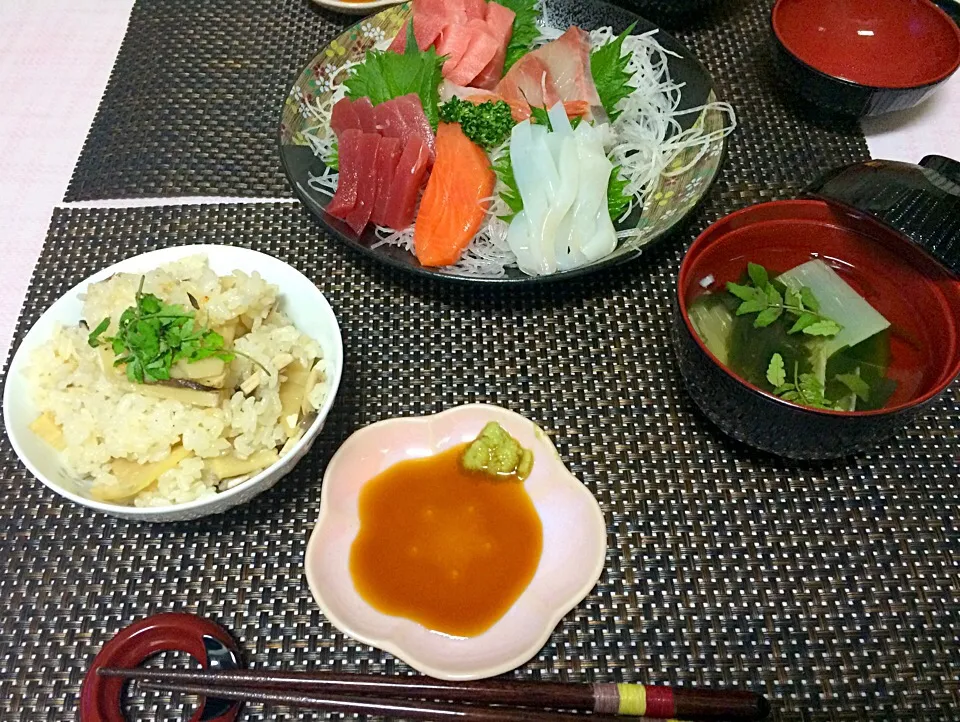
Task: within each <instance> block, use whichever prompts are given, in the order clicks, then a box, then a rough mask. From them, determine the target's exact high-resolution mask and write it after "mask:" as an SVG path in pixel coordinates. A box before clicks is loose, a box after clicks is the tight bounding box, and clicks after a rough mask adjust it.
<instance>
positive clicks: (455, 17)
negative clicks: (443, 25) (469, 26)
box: [413, 0, 470, 24]
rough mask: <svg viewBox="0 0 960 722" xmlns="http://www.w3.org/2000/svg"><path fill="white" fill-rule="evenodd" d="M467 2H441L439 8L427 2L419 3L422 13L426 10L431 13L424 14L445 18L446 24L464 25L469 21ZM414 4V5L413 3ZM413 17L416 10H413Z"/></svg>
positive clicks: (459, 0)
mask: <svg viewBox="0 0 960 722" xmlns="http://www.w3.org/2000/svg"><path fill="white" fill-rule="evenodd" d="M468 2H469V0H442V2H441V3H440V7H439V8H438V7H437V6H436V5H434V4H433V2H431V0H428V1H427V2H421V7H422V10H423V11H426V10H427V9H428V8H429V9H430V10H431V11H432V12H430V13H426V12H425V14H433V15H439V16H441V17H446V18H447V22H448V23H453V24H460V23H466V22H467V20H469V19H470V18H469V16H468V15H467V3H468ZM415 4H416V3H415ZM413 12H414V15H416V13H417V8H416V7H414V9H413Z"/></svg>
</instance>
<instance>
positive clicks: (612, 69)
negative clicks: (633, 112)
mask: <svg viewBox="0 0 960 722" xmlns="http://www.w3.org/2000/svg"><path fill="white" fill-rule="evenodd" d="M636 25H637V24H636V23H631V24H630V26H629V27H628V28H627V29H626V30H624V31H623V32H622V33H620V34H619V35H618V36H617V37H616V39H615V40H614V41H613V42H610V43H607V44H606V45H604V46H603V47H600V48H597V49H596V50H594V51H593V53H591V55H590V73H591V74H592V75H593V82H594V84H595V85H596V89H597V95H598V96H599V97H600V102H601V103H602V104H603V108H604V110H606V111H607V117H608V118H610V120H611V121H614V120H616V119H617V117H618V116H619V115H620V111H619V110H617V104H618V103H619V102H620V101H621V100H623V99H624V98H626V97H627V96H629V95H630V94H631V93H633V92H634V91H635V90H636V88H635V87H633V86H632V85H631V84H630V80H631V79H632V78H633V75H632V74H631V73H629V72H627V65H628V64H629V63H630V53H626V54H624V53H623V41H624V39H626V37H627V36H628V35H632V34H633V29H634V28H635V27H636Z"/></svg>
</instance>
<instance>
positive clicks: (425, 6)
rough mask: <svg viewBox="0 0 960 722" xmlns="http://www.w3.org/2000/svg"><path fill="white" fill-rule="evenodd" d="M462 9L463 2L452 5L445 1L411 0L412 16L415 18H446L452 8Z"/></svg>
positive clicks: (452, 3)
mask: <svg viewBox="0 0 960 722" xmlns="http://www.w3.org/2000/svg"><path fill="white" fill-rule="evenodd" d="M456 7H460V8H462V7H463V2H462V0H461V2H460V3H459V4H458V3H454V2H449V3H448V2H447V0H413V14H414V16H416V17H419V16H420V15H437V16H438V17H447V15H449V14H450V13H451V12H452V11H453V9H454V8H456Z"/></svg>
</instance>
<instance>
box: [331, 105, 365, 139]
mask: <svg viewBox="0 0 960 722" xmlns="http://www.w3.org/2000/svg"><path fill="white" fill-rule="evenodd" d="M330 127H331V128H332V129H333V132H334V134H336V136H337V138H339V137H340V136H341V135H342V134H343V131H345V130H360V129H361V128H360V116H358V115H357V111H356V110H355V109H354V107H353V101H352V100H349V99H347V98H341V99H340V100H338V101H337V102H336V103H335V104H334V106H333V112H331V113H330Z"/></svg>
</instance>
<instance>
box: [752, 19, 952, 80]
mask: <svg viewBox="0 0 960 722" xmlns="http://www.w3.org/2000/svg"><path fill="white" fill-rule="evenodd" d="M785 1H786V0H777V1H776V2H775V3H774V4H773V7H772V8H770V32H771V33H772V34H773V37H774V39H775V40H776V42H777V45H779V46H780V48H782V49H783V51H784V52H785V53H787V54H788V55H789V56H790V58H791V59H793V60H794V61H796V62H797V63H799V64H800V65H801V66H803V68H804V69H805V70H808V71H810V72H811V73H813V74H814V75H818V76H820V77H821V78H824V79H826V80H831V81H833V82H834V83H837V84H838V85H841V86H843V87H845V88H847V89H849V90H868V91H870V92H871V93H889V94H891V95H893V94H897V93H901V92H907V91H909V92H913V91H917V90H923V89H926V88H935V87H937V86H938V85H940V84H941V83H945V82H946V81H948V80H949V79H950V78H951V77H952V76H953V75H954V73H956V72H957V70H960V51H958V53H957V59H956V62H955V63H954V65H953V69H952V70H951V71H949V72H948V73H947V74H946V75H944V76H943V77H941V78H939V79H938V80H933V81H931V82H929V83H921V84H920V85H899V86H884V85H867V84H866V83H858V82H856V81H854V80H847V79H846V78H840V77H838V76H836V75H830V73H826V72H824V71H823V70H820V69H819V68H816V67H814V66H813V65H810V63H808V62H807V61H806V60H803V59H802V58H799V57H798V56H797V55H796V53H794V52H793V50H791V49H790V46H789V45H787V44H786V43H785V42H784V41H783V38H781V37H780V33H778V32H777V26H776V24H775V23H774V21H773V16H774V14H775V13H776V11H777V8H778V7H779V6H780V3H782V2H785ZM926 2H927V4H929V5H930V6H931V7H932V8H933V9H934V10H936V11H937V12H939V13H940V14H941V15H943V17H944V18H945V19H946V21H947V23H949V24H950V26H951V27H952V28H954V30H955V32H956V35H957V44H958V47H960V28H958V27H957V24H956V23H955V22H954V21H953V18H951V17H950V16H949V15H947V13H946V12H944V11H943V9H942V8H940V7H938V6H937V5H936V4H934V3H932V2H930V0H926Z"/></svg>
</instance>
